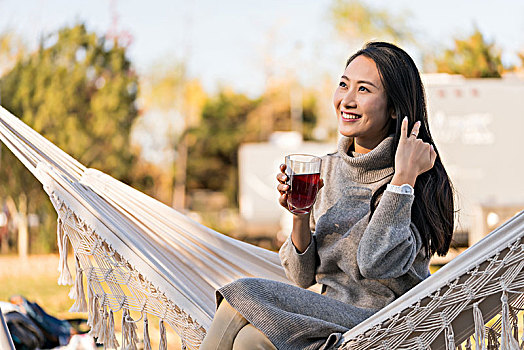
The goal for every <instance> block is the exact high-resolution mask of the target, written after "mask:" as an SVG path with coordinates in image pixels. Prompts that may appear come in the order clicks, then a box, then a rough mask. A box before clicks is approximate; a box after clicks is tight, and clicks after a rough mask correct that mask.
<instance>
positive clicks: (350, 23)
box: [329, 0, 414, 42]
mask: <svg viewBox="0 0 524 350" xmlns="http://www.w3.org/2000/svg"><path fill="white" fill-rule="evenodd" d="M329 17H330V19H331V20H332V21H333V23H334V26H335V30H336V31H337V33H338V34H339V35H340V36H341V37H342V38H343V39H345V40H356V39H365V40H369V39H370V38H377V39H380V40H389V41H404V42H413V41H414V38H413V36H412V34H411V33H412V32H413V31H412V30H411V29H410V28H409V26H408V25H407V24H406V20H405V18H407V17H409V16H406V15H403V16H394V15H392V14H390V13H388V12H387V11H385V10H379V9H374V8H372V7H370V6H368V5H365V4H364V3H362V2H361V1H358V0H333V2H332V3H331V6H330V9H329Z"/></svg>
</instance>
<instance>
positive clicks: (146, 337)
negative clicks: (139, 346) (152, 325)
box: [144, 314, 152, 350]
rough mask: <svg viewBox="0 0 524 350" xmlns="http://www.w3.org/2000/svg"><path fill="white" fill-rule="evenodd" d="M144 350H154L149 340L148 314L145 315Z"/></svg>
mask: <svg viewBox="0 0 524 350" xmlns="http://www.w3.org/2000/svg"><path fill="white" fill-rule="evenodd" d="M144 350H152V349H151V339H150V338H149V322H148V320H147V314H145V315H144Z"/></svg>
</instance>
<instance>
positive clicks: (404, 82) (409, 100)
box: [346, 42, 454, 256]
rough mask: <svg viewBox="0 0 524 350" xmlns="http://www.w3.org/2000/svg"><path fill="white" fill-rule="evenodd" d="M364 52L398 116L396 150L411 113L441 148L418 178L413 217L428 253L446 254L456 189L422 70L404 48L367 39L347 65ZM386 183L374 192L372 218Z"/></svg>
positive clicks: (394, 130) (421, 135) (424, 134)
mask: <svg viewBox="0 0 524 350" xmlns="http://www.w3.org/2000/svg"><path fill="white" fill-rule="evenodd" d="M360 55H363V56H366V57H367V58H370V59H372V60H373V61H374V62H375V64H376V66H377V69H378V72H379V75H380V79H381V81H382V85H383V86H384V89H385V91H386V96H387V109H388V113H391V114H392V115H395V116H396V119H392V122H391V123H390V130H389V131H390V132H389V133H390V134H394V142H393V146H392V148H393V154H396V151H397V148H398V143H399V140H400V128H401V123H402V119H403V118H404V116H407V117H408V121H409V130H411V128H412V127H413V125H414V124H415V122H417V121H420V122H421V123H422V124H421V126H420V131H419V134H418V137H419V138H420V139H422V140H423V141H424V142H427V143H430V144H432V145H433V147H434V149H435V152H437V158H436V160H435V165H434V166H433V168H431V169H430V170H428V171H426V172H425V173H422V174H420V175H419V176H418V177H417V181H416V182H415V200H414V202H413V206H412V207H411V220H412V222H413V223H414V224H415V226H416V227H417V229H418V230H419V232H420V234H421V236H422V242H423V245H424V248H425V249H426V253H427V254H428V256H430V255H433V254H434V253H437V254H438V255H440V256H443V255H445V254H446V253H447V252H448V250H449V245H450V243H451V237H452V235H453V226H454V206H453V189H452V184H451V181H450V179H449V176H448V174H447V172H446V169H444V165H443V164H442V161H441V159H440V155H439V152H438V150H437V147H436V146H435V143H434V142H433V138H432V137H431V133H430V131H429V125H428V115H427V108H426V97H425V94H424V87H423V84H422V80H421V79H420V73H419V71H418V69H417V66H416V65H415V62H413V59H412V58H411V57H410V56H409V55H408V54H407V53H406V52H405V51H404V50H402V49H401V48H399V47H397V46H395V45H393V44H390V43H386V42H370V43H367V44H366V45H365V46H364V47H363V48H362V49H361V50H359V51H358V52H356V53H355V54H354V55H353V56H351V57H350V58H349V59H348V61H347V64H346V67H347V66H348V65H349V64H350V63H351V61H353V60H354V59H355V58H356V57H358V56H360ZM393 166H394V164H393ZM386 185H387V184H386ZM386 185H384V186H382V187H380V188H379V189H378V190H376V191H375V193H374V194H373V197H372V199H371V212H370V218H371V216H372V215H373V212H374V211H375V209H376V206H377V204H378V198H380V196H381V195H382V194H383V193H384V190H385V189H386Z"/></svg>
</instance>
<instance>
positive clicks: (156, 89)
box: [137, 60, 207, 209]
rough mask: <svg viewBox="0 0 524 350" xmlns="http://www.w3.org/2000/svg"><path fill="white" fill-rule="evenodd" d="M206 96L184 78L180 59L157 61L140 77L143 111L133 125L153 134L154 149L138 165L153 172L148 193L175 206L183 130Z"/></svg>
mask: <svg viewBox="0 0 524 350" xmlns="http://www.w3.org/2000/svg"><path fill="white" fill-rule="evenodd" d="M206 97H207V96H206V93H205V92H204V89H203V87H202V85H201V84H200V81H199V80H198V79H192V78H189V77H188V73H187V68H186V65H185V64H184V62H183V61H182V62H180V61H178V62H177V61H175V63H173V62H172V61H171V60H170V61H169V63H163V62H159V63H157V64H155V65H154V68H153V69H151V70H150V71H149V72H148V73H147V74H146V75H143V76H142V77H141V100H142V107H143V109H144V113H143V116H142V118H140V120H139V122H138V123H137V127H138V126H140V130H141V131H142V132H144V131H145V132H147V133H148V134H149V135H152V134H154V135H155V139H154V144H155V146H154V149H153V147H151V148H152V149H151V150H146V151H147V152H151V153H154V155H153V157H150V158H151V159H145V157H144V158H143V159H142V162H141V163H148V164H147V165H144V164H142V165H141V168H142V169H146V168H147V171H148V172H149V174H150V175H151V174H155V176H154V178H152V177H151V180H152V181H151V183H150V184H151V186H150V187H149V188H148V192H149V193H150V194H151V195H153V196H154V197H155V198H157V199H159V200H162V201H163V202H164V203H166V204H171V205H173V206H174V207H177V208H178V209H180V208H183V207H184V206H185V205H184V204H185V203H184V202H185V198H184V197H185V174H186V166H185V159H187V145H186V135H187V133H186V130H187V129H189V128H191V127H193V126H195V125H197V124H198V122H199V119H200V116H201V114H202V108H203V106H204V103H205V101H206ZM151 170H154V171H151ZM173 185H176V189H174V188H173V187H174V186H173ZM175 190H176V193H174V192H175Z"/></svg>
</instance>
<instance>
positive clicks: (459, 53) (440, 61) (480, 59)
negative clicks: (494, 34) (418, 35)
mask: <svg viewBox="0 0 524 350" xmlns="http://www.w3.org/2000/svg"><path fill="white" fill-rule="evenodd" d="M435 64H436V67H437V71H438V72H440V73H451V74H462V75H463V76H465V77H466V78H500V76H501V74H502V72H503V70H504V67H503V66H502V61H501V53H500V51H499V50H498V49H497V48H496V46H495V44H494V43H489V42H487V41H486V40H485V39H484V36H483V35H482V33H481V32H480V30H479V29H478V28H476V29H475V30H474V32H473V34H472V35H471V36H469V37H468V38H466V39H455V46H454V47H453V48H452V49H447V50H445V51H444V53H443V54H442V55H441V56H440V57H437V58H436V59H435Z"/></svg>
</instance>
